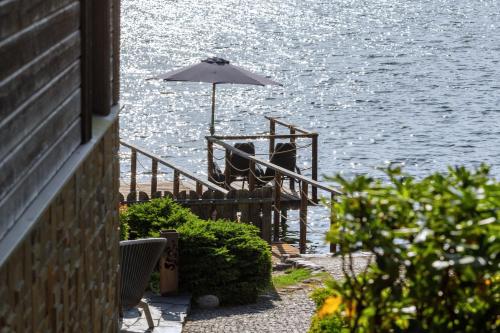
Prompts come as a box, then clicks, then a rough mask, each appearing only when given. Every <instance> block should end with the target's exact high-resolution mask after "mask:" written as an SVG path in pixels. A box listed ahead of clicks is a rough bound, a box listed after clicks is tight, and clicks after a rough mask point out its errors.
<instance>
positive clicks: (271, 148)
mask: <svg viewBox="0 0 500 333" xmlns="http://www.w3.org/2000/svg"><path fill="white" fill-rule="evenodd" d="M275 135H276V124H275V122H274V119H272V118H270V119H269V160H271V157H272V156H273V153H274V139H275Z"/></svg>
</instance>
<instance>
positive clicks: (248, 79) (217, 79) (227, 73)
mask: <svg viewBox="0 0 500 333" xmlns="http://www.w3.org/2000/svg"><path fill="white" fill-rule="evenodd" d="M157 78H158V79H162V80H165V81H185V82H207V83H212V122H211V125H210V134H211V135H213V134H214V122H215V85H216V84H224V83H234V84H250V85H257V86H265V85H279V86H281V84H280V83H278V82H275V81H273V80H270V79H268V78H266V77H264V76H261V75H258V74H254V73H252V72H249V71H247V70H245V69H243V68H241V67H238V66H234V65H231V64H230V63H229V61H227V60H224V59H222V58H208V59H206V60H202V61H201V62H200V63H199V64H196V65H191V66H188V67H184V68H181V69H178V70H174V71H171V72H168V73H166V74H164V75H160V76H158V77H157Z"/></svg>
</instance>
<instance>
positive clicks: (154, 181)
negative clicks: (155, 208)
mask: <svg viewBox="0 0 500 333" xmlns="http://www.w3.org/2000/svg"><path fill="white" fill-rule="evenodd" d="M157 189H158V160H156V159H154V158H153V159H151V198H154V197H155V195H156V192H157Z"/></svg>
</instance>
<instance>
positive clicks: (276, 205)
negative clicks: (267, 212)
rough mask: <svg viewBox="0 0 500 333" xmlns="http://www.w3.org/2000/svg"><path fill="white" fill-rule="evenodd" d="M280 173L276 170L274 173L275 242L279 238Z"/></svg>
mask: <svg viewBox="0 0 500 333" xmlns="http://www.w3.org/2000/svg"><path fill="white" fill-rule="evenodd" d="M280 213H281V173H280V172H279V171H276V172H275V174H274V221H273V222H274V223H273V225H274V233H273V240H274V241H275V242H277V241H279V239H280V217H281V214H280Z"/></svg>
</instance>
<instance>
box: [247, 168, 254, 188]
mask: <svg viewBox="0 0 500 333" xmlns="http://www.w3.org/2000/svg"><path fill="white" fill-rule="evenodd" d="M248 190H249V191H250V192H252V191H253V190H255V161H250V165H249V170H248Z"/></svg>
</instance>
